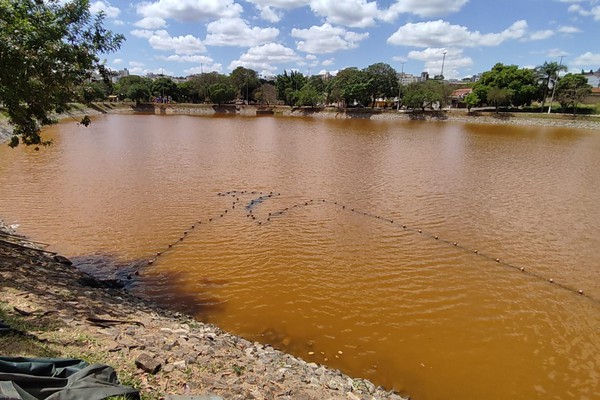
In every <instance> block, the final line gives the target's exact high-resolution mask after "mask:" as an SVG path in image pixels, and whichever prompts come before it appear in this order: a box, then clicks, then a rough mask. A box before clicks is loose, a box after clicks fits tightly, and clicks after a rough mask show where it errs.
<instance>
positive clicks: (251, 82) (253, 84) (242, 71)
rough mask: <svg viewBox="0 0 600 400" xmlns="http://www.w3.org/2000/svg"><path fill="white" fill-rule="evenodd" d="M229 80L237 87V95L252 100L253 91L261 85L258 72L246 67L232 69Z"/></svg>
mask: <svg viewBox="0 0 600 400" xmlns="http://www.w3.org/2000/svg"><path fill="white" fill-rule="evenodd" d="M229 82H230V84H231V85H232V86H233V87H234V88H235V89H236V91H237V95H238V96H239V97H240V98H242V99H245V100H250V99H251V95H252V93H253V92H254V91H255V90H256V89H258V88H259V87H260V80H259V79H258V73H257V72H256V71H254V70H253V69H248V68H244V67H237V68H236V69H234V70H233V71H231V74H229Z"/></svg>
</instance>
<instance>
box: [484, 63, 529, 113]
mask: <svg viewBox="0 0 600 400" xmlns="http://www.w3.org/2000/svg"><path fill="white" fill-rule="evenodd" d="M491 88H497V89H506V90H507V91H505V92H504V93H505V94H508V97H509V98H508V103H509V104H512V105H514V106H516V107H519V106H524V105H530V104H531V102H532V101H533V100H534V99H536V98H538V97H539V94H538V93H539V91H538V89H539V87H538V85H537V82H536V76H535V73H534V71H533V70H531V69H526V68H519V67H517V66H516V65H504V64H501V63H498V64H496V65H494V67H493V68H492V70H491V71H487V72H484V73H483V74H482V75H481V79H480V80H479V81H477V83H476V84H475V86H474V87H473V91H474V92H475V93H476V94H477V97H479V98H480V99H482V100H484V99H488V92H489V90H490V89H491ZM493 97H494V96H493ZM494 98H495V97H494Z"/></svg>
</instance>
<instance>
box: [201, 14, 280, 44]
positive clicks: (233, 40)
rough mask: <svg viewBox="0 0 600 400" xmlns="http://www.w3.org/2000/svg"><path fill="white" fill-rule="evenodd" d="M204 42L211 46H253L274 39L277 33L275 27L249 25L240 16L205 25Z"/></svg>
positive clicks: (277, 30)
mask: <svg viewBox="0 0 600 400" xmlns="http://www.w3.org/2000/svg"><path fill="white" fill-rule="evenodd" d="M206 32H207V35H206V40H205V43H206V44H208V45H211V46H239V47H254V46H258V45H260V44H264V43H270V42H272V41H274V40H275V39H276V38H277V36H278V35H279V29H277V28H259V27H257V26H255V27H250V26H248V24H247V23H246V21H244V20H243V19H241V18H227V19H220V20H217V21H213V22H211V23H210V24H208V25H207V27H206Z"/></svg>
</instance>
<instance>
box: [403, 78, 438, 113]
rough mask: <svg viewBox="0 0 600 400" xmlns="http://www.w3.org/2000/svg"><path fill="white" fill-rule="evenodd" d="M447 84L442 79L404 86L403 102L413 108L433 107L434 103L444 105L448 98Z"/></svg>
mask: <svg viewBox="0 0 600 400" xmlns="http://www.w3.org/2000/svg"><path fill="white" fill-rule="evenodd" d="M447 92H448V89H447V85H445V84H444V83H443V82H442V81H440V80H431V79H430V80H426V81H422V82H414V83H411V84H408V85H406V86H405V87H404V90H403V93H402V103H403V104H404V105H405V106H406V107H407V108H411V109H415V108H420V109H421V110H423V111H425V109H426V108H432V107H433V105H434V104H436V103H437V104H440V105H443V104H444V102H445V101H446V98H447Z"/></svg>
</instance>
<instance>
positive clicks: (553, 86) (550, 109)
mask: <svg viewBox="0 0 600 400" xmlns="http://www.w3.org/2000/svg"><path fill="white" fill-rule="evenodd" d="M564 57H565V56H560V62H559V63H558V71H556V81H555V82H554V85H552V96H550V105H549V106H548V114H550V112H552V102H553V101H554V92H555V91H556V85H558V74H559V73H560V67H562V60H563V58H564Z"/></svg>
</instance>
